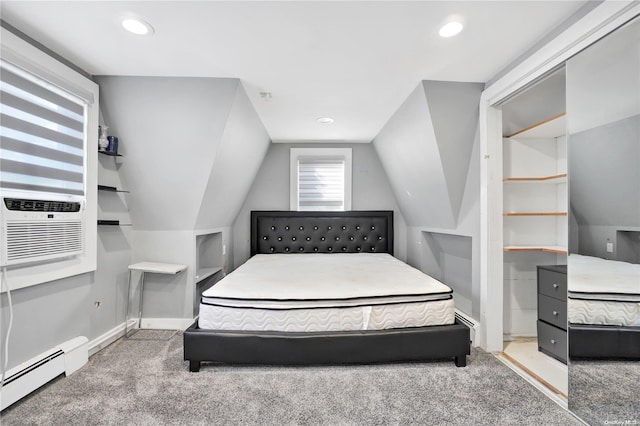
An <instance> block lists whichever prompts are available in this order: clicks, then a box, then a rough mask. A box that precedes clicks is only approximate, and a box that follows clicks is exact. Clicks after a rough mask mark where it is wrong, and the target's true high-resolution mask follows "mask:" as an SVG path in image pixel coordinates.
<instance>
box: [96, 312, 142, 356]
mask: <svg viewBox="0 0 640 426" xmlns="http://www.w3.org/2000/svg"><path fill="white" fill-rule="evenodd" d="M137 322H138V321H137V320H136V319H130V320H129V326H128V327H126V324H125V323H124V322H123V323H122V324H120V325H118V326H116V327H114V328H112V329H111V330H109V331H107V332H106V333H104V334H102V335H100V336H98V337H96V338H95V339H93V340H91V341H90V342H89V344H88V346H89V356H91V355H93V354H95V353H97V352H99V351H101V350H102V349H104V348H106V347H107V346H109V345H110V344H112V343H113V342H115V341H116V340H118V339H119V338H121V337H122V336H124V333H125V330H126V329H127V328H129V329H131V328H133V327H134V326H135V325H136V323H137Z"/></svg>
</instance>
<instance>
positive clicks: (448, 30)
mask: <svg viewBox="0 0 640 426" xmlns="http://www.w3.org/2000/svg"><path fill="white" fill-rule="evenodd" d="M463 28H464V25H463V24H462V22H459V21H451V22H448V23H446V24H444V25H443V26H442V27H440V31H438V34H440V37H445V38H446V37H453V36H454V35H458V34H459V33H460V31H462V29H463Z"/></svg>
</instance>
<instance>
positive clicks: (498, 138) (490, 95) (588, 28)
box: [479, 0, 640, 352]
mask: <svg viewBox="0 0 640 426" xmlns="http://www.w3.org/2000/svg"><path fill="white" fill-rule="evenodd" d="M639 14H640V3H638V2H635V1H616V0H606V1H604V2H603V3H601V4H600V5H599V6H597V7H596V8H594V9H593V10H592V11H590V12H589V13H587V14H586V15H585V16H584V17H582V18H581V19H580V20H578V21H577V22H575V23H574V24H573V25H572V26H571V27H569V28H567V29H566V30H565V31H564V32H562V33H560V34H559V35H558V36H557V37H556V38H555V39H553V40H552V41H550V42H549V43H548V44H546V45H545V46H543V47H542V48H541V49H540V50H538V51H537V52H536V53H534V54H532V55H531V56H529V57H528V58H527V59H525V60H524V61H522V62H521V63H520V64H518V65H517V66H516V67H515V68H514V69H512V70H511V71H509V72H508V73H507V74H506V75H504V76H503V77H501V78H500V79H499V80H497V81H496V82H495V83H493V84H492V85H491V86H489V87H487V88H486V89H485V90H484V92H483V93H482V96H481V97H480V111H479V112H480V119H479V126H480V324H481V326H480V327H481V328H480V333H479V334H480V339H479V346H480V347H481V348H482V349H484V350H485V351H489V352H502V347H503V271H502V268H503V251H502V246H503V243H502V241H503V240H502V229H503V228H502V205H503V204H502V111H501V110H500V107H499V105H500V103H501V102H503V101H504V100H506V99H507V98H509V97H511V96H513V95H514V94H516V93H518V92H519V91H521V90H522V89H524V88H526V87H527V86H528V85H530V84H532V83H534V82H536V81H537V80H538V79H540V78H541V77H543V76H544V75H546V74H547V73H549V72H551V71H553V70H554V69H556V68H557V67H559V66H562V65H563V64H564V62H565V61H566V60H567V59H569V58H570V57H571V56H573V55H575V54H577V53H578V52H580V51H581V50H583V49H585V48H587V47H588V46H590V45H591V44H593V43H595V42H596V41H598V40H599V39H601V38H602V37H604V36H606V35H607V34H609V33H610V32H612V31H614V30H615V29H616V28H618V27H619V26H621V25H623V24H624V23H625V22H627V21H629V20H631V19H632V18H633V17H635V16H637V15H639Z"/></svg>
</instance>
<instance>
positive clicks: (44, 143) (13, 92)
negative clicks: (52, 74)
mask: <svg viewBox="0 0 640 426" xmlns="http://www.w3.org/2000/svg"><path fill="white" fill-rule="evenodd" d="M0 71H1V72H0V188H2V189H8V190H25V191H37V192H40V193H54V194H66V195H84V194H85V139H86V137H85V136H86V135H85V133H86V130H85V129H86V117H87V113H86V108H87V105H86V104H85V102H83V101H81V100H79V99H77V98H75V97H74V96H72V95H70V94H68V93H66V92H64V91H63V90H61V89H58V88H57V87H55V86H53V85H51V84H49V83H47V82H46V81H44V80H41V79H39V78H37V77H35V76H33V75H31V74H29V73H27V72H25V71H23V70H21V69H19V68H17V67H14V66H13V65H11V64H9V63H6V62H4V61H2V62H0Z"/></svg>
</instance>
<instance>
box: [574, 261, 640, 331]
mask: <svg viewBox="0 0 640 426" xmlns="http://www.w3.org/2000/svg"><path fill="white" fill-rule="evenodd" d="M568 265H569V266H568V267H569V276H570V279H569V282H568V285H569V287H568V295H569V299H568V301H567V315H568V319H569V322H570V323H573V324H598V325H617V326H640V265H638V264H633V263H627V262H619V261H613V260H606V259H601V258H598V257H591V256H582V255H577V254H571V255H570V256H569V259H568Z"/></svg>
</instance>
